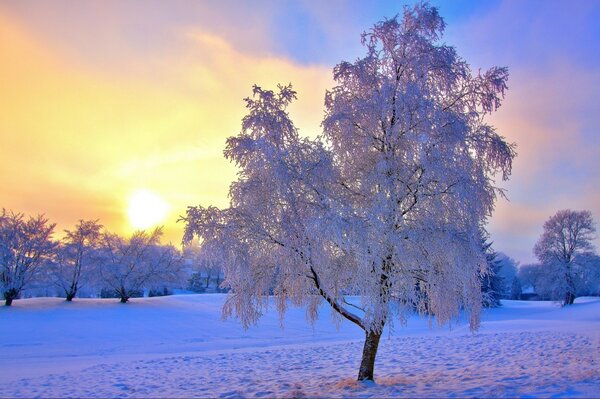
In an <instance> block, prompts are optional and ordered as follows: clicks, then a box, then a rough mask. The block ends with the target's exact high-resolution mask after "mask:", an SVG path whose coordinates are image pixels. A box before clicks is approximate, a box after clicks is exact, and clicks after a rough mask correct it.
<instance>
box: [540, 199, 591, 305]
mask: <svg viewBox="0 0 600 399" xmlns="http://www.w3.org/2000/svg"><path fill="white" fill-rule="evenodd" d="M595 232H596V228H595V225H594V220H593V219H592V214H591V212H590V211H572V210H570V209H565V210H561V211H558V212H557V213H556V214H555V215H554V216H552V217H550V218H549V219H548V220H547V221H546V222H545V223H544V232H543V233H542V236H541V237H540V239H539V240H538V241H537V243H536V244H535V247H534V249H533V252H534V253H535V255H536V256H537V258H538V259H539V260H540V262H541V263H542V264H544V265H546V266H548V268H549V270H552V271H553V273H550V274H552V276H553V279H554V281H555V282H556V283H557V284H558V285H557V289H559V290H560V291H562V293H563V298H564V305H571V304H573V301H574V300H575V294H576V286H575V279H576V276H575V268H577V267H578V266H581V265H582V264H583V262H580V258H582V257H583V258H585V257H586V256H588V255H589V254H590V253H591V251H592V250H593V245H592V239H593V238H594V234H595Z"/></svg>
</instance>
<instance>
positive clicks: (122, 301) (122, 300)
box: [121, 296, 129, 303]
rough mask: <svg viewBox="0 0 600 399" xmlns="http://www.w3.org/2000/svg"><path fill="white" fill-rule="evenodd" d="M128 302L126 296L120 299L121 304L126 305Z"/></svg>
mask: <svg viewBox="0 0 600 399" xmlns="http://www.w3.org/2000/svg"><path fill="white" fill-rule="evenodd" d="M128 300H129V298H127V297H126V296H122V297H121V303H127V301H128Z"/></svg>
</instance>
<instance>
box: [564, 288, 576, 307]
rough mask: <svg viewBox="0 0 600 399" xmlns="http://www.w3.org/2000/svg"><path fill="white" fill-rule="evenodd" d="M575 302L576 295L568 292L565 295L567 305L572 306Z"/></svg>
mask: <svg viewBox="0 0 600 399" xmlns="http://www.w3.org/2000/svg"><path fill="white" fill-rule="evenodd" d="M573 302H575V294H574V293H573V292H571V291H567V293H566V294H565V305H572V304H573Z"/></svg>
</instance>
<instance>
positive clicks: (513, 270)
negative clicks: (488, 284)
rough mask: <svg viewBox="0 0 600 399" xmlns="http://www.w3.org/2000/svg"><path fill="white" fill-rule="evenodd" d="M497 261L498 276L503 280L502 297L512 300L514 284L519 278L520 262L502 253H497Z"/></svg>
mask: <svg viewBox="0 0 600 399" xmlns="http://www.w3.org/2000/svg"><path fill="white" fill-rule="evenodd" d="M496 261H497V262H498V265H499V270H498V276H500V278H501V279H502V287H501V290H500V297H501V298H505V299H511V292H512V283H513V280H514V279H515V277H516V276H517V267H518V266H519V262H517V261H516V260H514V259H513V258H511V257H510V256H508V255H506V254H505V253H502V252H496Z"/></svg>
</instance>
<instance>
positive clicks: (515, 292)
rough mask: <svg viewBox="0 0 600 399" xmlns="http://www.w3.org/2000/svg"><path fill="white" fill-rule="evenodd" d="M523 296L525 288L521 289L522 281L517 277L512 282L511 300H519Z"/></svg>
mask: <svg viewBox="0 0 600 399" xmlns="http://www.w3.org/2000/svg"><path fill="white" fill-rule="evenodd" d="M522 294H523V288H522V287H521V280H519V278H518V277H517V276H515V277H514V278H513V280H512V285H511V290H510V299H514V300H519V299H521V295H522Z"/></svg>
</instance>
